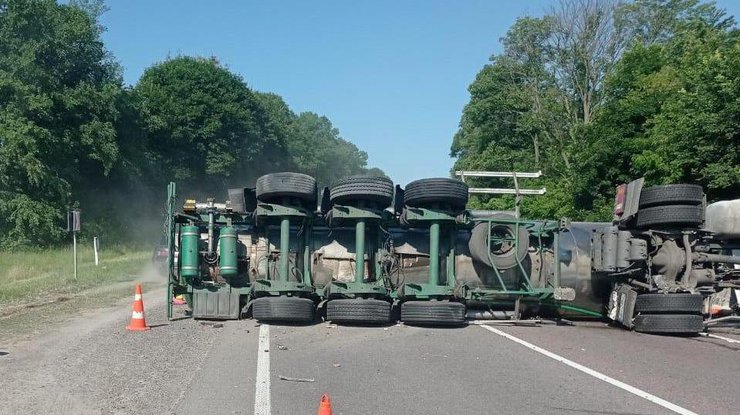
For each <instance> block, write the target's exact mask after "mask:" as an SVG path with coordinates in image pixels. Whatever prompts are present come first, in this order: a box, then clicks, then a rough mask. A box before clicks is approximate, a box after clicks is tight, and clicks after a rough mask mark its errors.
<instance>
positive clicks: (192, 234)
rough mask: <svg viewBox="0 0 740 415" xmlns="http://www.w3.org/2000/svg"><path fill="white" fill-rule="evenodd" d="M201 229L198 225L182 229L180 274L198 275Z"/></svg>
mask: <svg viewBox="0 0 740 415" xmlns="http://www.w3.org/2000/svg"><path fill="white" fill-rule="evenodd" d="M199 240H200V231H199V230H198V227H197V226H183V227H182V229H181V231H180V275H181V276H182V277H184V278H192V277H197V276H198V273H199V270H198V242H199Z"/></svg>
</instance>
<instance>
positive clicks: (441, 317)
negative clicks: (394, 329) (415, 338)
mask: <svg viewBox="0 0 740 415" xmlns="http://www.w3.org/2000/svg"><path fill="white" fill-rule="evenodd" d="M401 321H403V322H404V323H406V324H412V325H413V324H417V325H423V326H460V325H463V324H465V304H463V303H457V302H453V301H406V302H404V303H402V304H401Z"/></svg>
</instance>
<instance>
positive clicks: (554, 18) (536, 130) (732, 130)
mask: <svg viewBox="0 0 740 415" xmlns="http://www.w3.org/2000/svg"><path fill="white" fill-rule="evenodd" d="M739 36H740V32H739V31H738V30H737V29H736V28H735V23H734V20H733V19H732V18H727V17H726V16H725V14H724V12H723V11H722V10H719V9H717V8H716V7H714V6H713V5H712V4H700V3H698V2H697V1H695V0H638V1H635V2H631V3H617V2H606V1H597V0H563V1H561V2H560V4H559V5H558V6H557V7H555V8H553V9H552V10H551V11H550V12H549V13H548V14H547V15H545V16H544V17H542V18H531V17H524V18H520V19H518V20H517V22H516V23H515V24H514V25H513V27H512V28H511V29H510V30H509V32H508V33H507V35H506V37H504V38H503V39H502V43H503V45H504V51H503V53H501V54H499V55H495V56H493V57H491V63H490V64H488V65H486V66H485V67H484V68H483V69H482V70H481V72H480V73H479V74H478V76H477V77H476V80H475V81H474V82H473V83H472V84H471V85H470V88H469V90H470V94H471V99H470V102H469V103H468V104H467V105H466V107H465V109H464V111H463V115H462V119H461V121H460V129H459V131H458V132H457V134H456V135H455V137H454V140H453V144H452V148H451V155H452V156H453V157H457V161H456V163H455V167H454V168H455V169H466V170H494V171H499V170H517V171H538V170H542V172H543V173H544V177H543V178H542V179H538V180H535V181H528V182H527V186H529V187H538V186H545V187H546V188H547V194H546V195H545V196H542V197H531V198H525V200H524V202H523V206H522V208H523V213H524V214H525V215H528V216H534V217H547V218H552V217H559V216H569V217H572V218H577V219H602V220H603V219H608V218H609V217H610V209H611V205H612V200H613V195H614V186H615V185H616V184H618V183H623V182H626V181H629V180H631V179H634V178H637V177H641V176H644V177H645V178H646V181H647V183H648V184H664V183H676V182H684V183H698V184H701V185H703V186H705V188H706V190H707V195H708V198H709V199H710V200H717V199H727V198H737V197H740V112H739V111H740V42H738V37H739ZM481 183H483V182H481ZM485 184H486V186H491V185H493V184H504V183H492V182H491V181H486V182H485ZM509 184H510V183H509ZM473 203H475V204H478V205H480V206H487V207H492V208H503V207H505V206H506V205H507V204H511V203H512V200H511V199H509V198H505V197H495V198H490V197H487V198H475V199H474V202H473Z"/></svg>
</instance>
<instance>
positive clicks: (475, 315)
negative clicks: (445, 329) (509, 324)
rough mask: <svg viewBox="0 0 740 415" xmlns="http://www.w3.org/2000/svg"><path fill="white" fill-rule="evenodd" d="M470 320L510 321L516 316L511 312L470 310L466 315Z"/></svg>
mask: <svg viewBox="0 0 740 415" xmlns="http://www.w3.org/2000/svg"><path fill="white" fill-rule="evenodd" d="M465 316H466V318H468V319H469V320H509V319H512V318H514V316H515V314H514V312H513V311H511V310H470V309H468V311H467V313H466V315H465Z"/></svg>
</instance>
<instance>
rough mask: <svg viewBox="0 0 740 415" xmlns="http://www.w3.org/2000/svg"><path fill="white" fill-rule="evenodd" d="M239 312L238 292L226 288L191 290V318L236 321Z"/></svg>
mask: <svg viewBox="0 0 740 415" xmlns="http://www.w3.org/2000/svg"><path fill="white" fill-rule="evenodd" d="M239 312H240V309H239V292H238V291H233V292H232V291H231V290H229V289H228V288H221V289H214V290H209V289H196V290H193V318H196V319H198V318H202V319H211V320H236V319H238V318H239Z"/></svg>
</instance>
